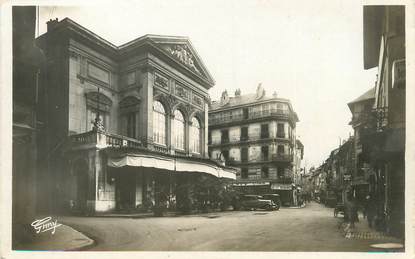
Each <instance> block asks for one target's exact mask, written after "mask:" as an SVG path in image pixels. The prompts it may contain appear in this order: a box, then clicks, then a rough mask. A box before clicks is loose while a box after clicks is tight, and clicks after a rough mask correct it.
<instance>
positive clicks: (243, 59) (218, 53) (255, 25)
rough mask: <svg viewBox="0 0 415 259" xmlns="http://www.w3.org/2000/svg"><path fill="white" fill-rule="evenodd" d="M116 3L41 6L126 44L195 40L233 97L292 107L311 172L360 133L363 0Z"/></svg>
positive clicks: (367, 80) (219, 85)
mask: <svg viewBox="0 0 415 259" xmlns="http://www.w3.org/2000/svg"><path fill="white" fill-rule="evenodd" d="M114 3H117V5H115V4H112V5H100V6H82V7H62V6H61V7H41V8H40V19H39V20H40V34H42V33H44V32H45V31H46V21H47V20H49V19H53V18H59V20H61V19H63V18H65V17H69V18H71V19H72V20H74V21H75V22H77V23H79V24H80V25H82V26H84V27H86V28H87V29H89V30H91V31H93V32H94V33H96V34H98V35H99V36H101V37H103V38H104V39H106V40H108V41H110V42H112V43H114V44H116V45H120V44H123V43H125V42H128V41H130V40H133V39H135V38H137V37H139V36H142V35H144V34H161V35H181V36H188V37H189V38H190V40H191V41H192V43H193V46H194V47H195V48H196V50H197V52H198V53H199V55H200V57H201V58H202V59H203V61H204V63H205V65H206V66H207V68H208V70H209V71H210V73H211V74H212V75H213V77H214V79H215V81H216V85H215V87H213V88H212V89H211V90H210V95H211V98H212V99H213V100H217V99H219V97H220V94H221V92H222V91H223V90H224V89H227V90H228V93H230V94H231V95H233V93H234V91H235V89H237V88H240V89H241V91H242V94H244V93H253V92H254V91H255V89H256V86H257V85H258V83H260V82H262V86H263V87H264V88H265V90H266V91H267V94H268V95H271V94H272V93H273V92H274V91H276V92H277V94H278V96H279V97H282V98H288V99H290V100H291V102H292V104H293V107H294V110H295V111H296V112H297V114H298V116H299V119H300V122H299V123H298V124H297V135H298V136H299V138H300V140H301V141H302V142H303V144H304V146H305V160H304V162H306V165H307V167H310V166H312V165H314V166H318V165H320V164H321V163H322V161H323V160H325V159H326V158H327V156H328V155H329V153H330V151H331V150H332V149H334V148H336V147H338V145H339V138H342V139H345V138H348V136H349V133H351V134H353V130H352V128H351V127H350V126H349V125H348V123H349V121H350V119H351V113H350V111H349V109H348V107H347V103H348V102H350V101H351V100H353V99H355V98H357V97H358V96H359V95H361V94H363V93H364V92H365V91H367V90H368V89H370V88H371V87H373V86H374V83H375V80H376V73H377V69H371V70H364V69H363V39H362V37H363V31H362V30H363V26H362V24H363V16H362V13H363V8H362V6H361V1H351V0H345V1H339V0H330V1H326V0H324V1H323V0H314V1H296V2H295V3H294V1H280V0H278V1H277V0H274V1H268V0H262V1H261V0H256V1H255V0H234V1H231V0H227V1H222V0H214V1H212V0H210V1H187V0H180V1H172V0H170V1H134V2H132V1H116V2H114Z"/></svg>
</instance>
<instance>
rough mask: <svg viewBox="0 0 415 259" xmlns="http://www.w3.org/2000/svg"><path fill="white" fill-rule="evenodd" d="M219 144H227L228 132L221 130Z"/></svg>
mask: <svg viewBox="0 0 415 259" xmlns="http://www.w3.org/2000/svg"><path fill="white" fill-rule="evenodd" d="M221 143H222V144H225V143H229V131H228V130H222V135H221Z"/></svg>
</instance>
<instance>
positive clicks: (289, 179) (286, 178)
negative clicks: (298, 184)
mask: <svg viewBox="0 0 415 259" xmlns="http://www.w3.org/2000/svg"><path fill="white" fill-rule="evenodd" d="M273 182H276V183H283V184H290V183H293V178H292V177H289V176H280V177H277V179H276V180H274V181H273Z"/></svg>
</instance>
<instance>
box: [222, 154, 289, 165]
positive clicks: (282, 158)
mask: <svg viewBox="0 0 415 259" xmlns="http://www.w3.org/2000/svg"><path fill="white" fill-rule="evenodd" d="M292 161H293V156H292V155H288V154H272V155H270V156H260V157H259V158H258V159H252V160H250V159H247V160H244V159H242V160H235V158H233V157H231V158H229V159H228V160H227V161H226V164H227V165H231V166H232V165H234V166H237V165H241V164H247V163H261V162H292Z"/></svg>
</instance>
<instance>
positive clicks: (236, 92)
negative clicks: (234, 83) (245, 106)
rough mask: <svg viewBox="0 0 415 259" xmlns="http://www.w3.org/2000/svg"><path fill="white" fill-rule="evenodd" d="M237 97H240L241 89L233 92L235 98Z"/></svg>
mask: <svg viewBox="0 0 415 259" xmlns="http://www.w3.org/2000/svg"><path fill="white" fill-rule="evenodd" d="M237 96H241V89H239V88H238V89H236V91H235V97H237Z"/></svg>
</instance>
